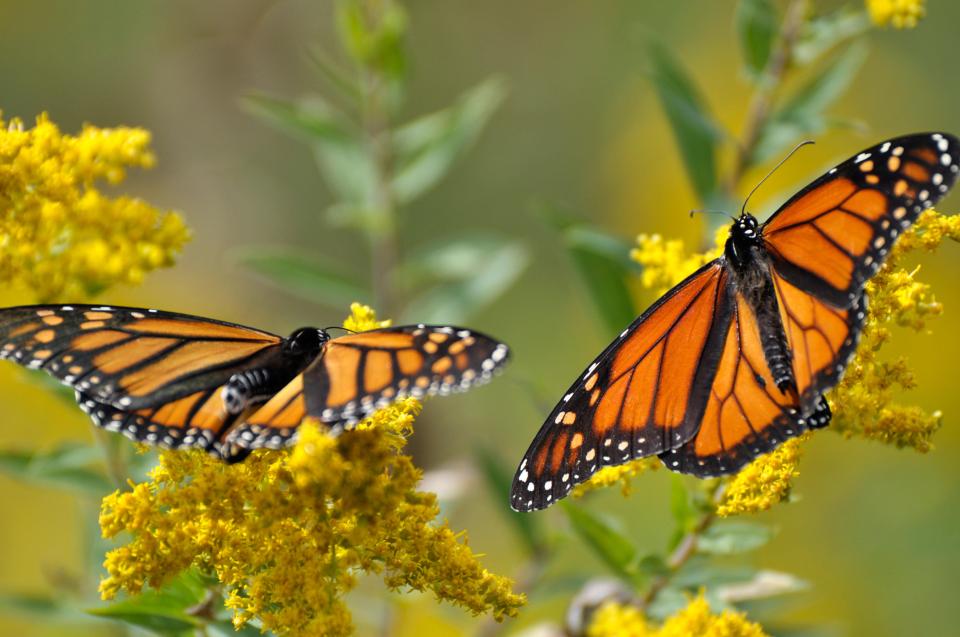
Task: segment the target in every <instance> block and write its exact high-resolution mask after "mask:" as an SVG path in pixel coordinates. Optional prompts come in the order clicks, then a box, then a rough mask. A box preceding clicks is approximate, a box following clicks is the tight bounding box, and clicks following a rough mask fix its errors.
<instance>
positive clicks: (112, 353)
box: [0, 305, 509, 462]
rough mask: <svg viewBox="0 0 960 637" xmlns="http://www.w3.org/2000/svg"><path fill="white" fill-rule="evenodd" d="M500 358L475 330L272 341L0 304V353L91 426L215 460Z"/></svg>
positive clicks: (253, 333)
mask: <svg viewBox="0 0 960 637" xmlns="http://www.w3.org/2000/svg"><path fill="white" fill-rule="evenodd" d="M508 354H509V352H508V349H507V346H506V345H505V344H503V343H500V342H498V341H496V340H494V339H492V338H490V337H489V336H485V335H483V334H480V333H479V332H474V331H472V330H467V329H463V328H459V327H449V326H433V325H406V326H401V327H392V328H385V329H379V330H373V331H370V332H363V333H358V334H347V335H344V336H340V337H337V338H331V336H330V335H329V334H328V333H327V331H326V330H322V329H317V328H312V327H306V328H302V329H299V330H297V331H295V332H294V333H293V334H291V335H290V336H289V337H288V338H282V337H279V336H275V335H274V334H270V333H268V332H263V331H260V330H256V329H252V328H249V327H244V326H242V325H235V324H232V323H224V322H221V321H215V320H212V319H205V318H200V317H196V316H188V315H185V314H174V313H170V312H158V311H157V310H145V309H139V308H125V307H99V306H98V307H94V306H90V305H73V306H71V305H34V306H25V307H14V308H6V309H0V357H3V358H9V359H12V360H14V361H15V362H17V363H20V364H22V365H26V366H27V367H30V368H33V369H43V370H44V371H46V372H48V373H49V374H51V375H52V376H54V377H55V378H57V379H59V380H60V381H62V382H63V383H65V384H67V385H70V386H71V387H73V388H74V390H75V391H76V397H77V402H78V403H79V405H80V407H81V409H83V410H84V411H85V412H87V413H88V414H89V415H90V417H91V418H92V419H93V422H94V423H95V424H96V425H98V426H100V427H103V428H104V429H107V430H110V431H117V432H121V433H123V434H125V435H126V436H127V437H129V438H131V439H133V440H137V441H140V442H147V443H151V444H156V445H160V446H163V447H168V448H178V447H199V448H202V449H206V450H208V451H210V452H211V453H215V454H218V455H220V456H221V457H222V458H223V459H224V460H226V461H228V462H237V461H239V460H242V459H243V458H245V457H246V456H247V455H248V454H249V453H250V451H251V450H253V449H256V448H260V447H268V448H272V449H276V448H280V447H283V446H286V445H288V444H289V443H290V442H291V441H292V440H293V438H294V437H295V435H296V431H297V427H298V425H299V424H300V421H301V420H303V418H304V417H305V416H307V415H309V416H313V417H315V418H318V419H320V420H321V421H323V422H325V423H328V424H329V425H330V427H331V428H332V429H333V430H337V431H338V430H340V429H342V428H345V427H349V426H350V425H352V424H355V423H356V422H357V421H358V420H360V419H362V418H364V417H365V416H367V415H369V414H371V413H372V412H373V411H375V410H376V409H379V408H381V407H385V406H386V405H388V404H389V403H391V402H393V401H396V400H399V399H401V398H404V397H406V396H413V397H416V398H419V397H421V396H424V395H428V394H448V393H451V392H457V391H463V390H466V389H468V388H470V387H471V386H473V385H477V384H480V383H483V382H486V381H488V380H489V379H490V378H491V376H492V375H493V374H494V373H495V372H497V371H498V370H499V369H500V367H501V366H502V365H503V364H504V363H505V362H506V361H507V358H508Z"/></svg>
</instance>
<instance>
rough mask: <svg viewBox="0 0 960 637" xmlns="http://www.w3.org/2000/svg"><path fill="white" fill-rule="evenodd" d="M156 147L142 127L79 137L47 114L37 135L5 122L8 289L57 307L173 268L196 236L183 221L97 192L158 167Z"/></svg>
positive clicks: (4, 267)
mask: <svg viewBox="0 0 960 637" xmlns="http://www.w3.org/2000/svg"><path fill="white" fill-rule="evenodd" d="M149 146H150V133H148V132H147V131H145V130H143V129H139V128H123V127H120V128H96V127H94V126H89V125H87V126H84V128H83V130H82V131H81V133H80V134H79V135H76V136H72V135H65V134H63V133H61V132H60V130H59V129H58V128H57V126H56V124H54V123H53V122H51V121H50V119H49V118H48V117H47V115H46V114H44V115H40V116H39V117H38V118H37V120H36V125H35V126H34V127H33V128H32V129H25V128H24V125H23V122H21V121H20V120H19V119H13V120H11V121H10V122H9V123H6V122H4V121H3V120H2V119H0V283H2V284H3V285H5V286H7V287H10V286H19V287H22V288H24V289H27V290H29V291H30V292H31V294H32V295H34V296H35V297H37V298H38V299H39V300H41V301H49V300H52V299H56V298H68V297H78V296H85V295H89V294H92V293H96V292H98V291H100V290H102V289H103V288H104V287H106V286H107V285H110V284H114V283H129V284H133V283H139V282H140V281H141V280H142V279H143V276H144V275H145V274H146V273H147V272H150V271H151V270H154V269H157V268H160V267H164V266H169V265H172V263H173V259H174V256H175V255H176V254H177V253H178V252H179V251H180V249H181V248H182V247H183V245H184V244H185V243H186V242H187V240H188V239H189V237H190V235H189V231H188V230H187V227H186V226H185V225H184V223H183V220H182V219H181V218H180V216H179V215H177V214H176V213H174V212H171V211H166V212H165V211H160V210H158V209H156V208H154V207H152V206H151V205H149V204H148V203H146V202H144V201H142V200H140V199H135V198H131V197H125V196H120V197H115V198H114V197H108V196H106V195H104V194H103V193H101V192H100V191H99V190H97V188H96V182H97V181H105V182H107V183H108V184H111V185H114V184H118V183H120V182H122V181H123V180H124V178H125V177H126V170H127V168H128V167H131V166H133V167H140V168H149V167H151V166H153V164H154V162H155V158H154V156H153V154H152V153H151V152H150V148H149Z"/></svg>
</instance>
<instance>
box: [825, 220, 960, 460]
mask: <svg viewBox="0 0 960 637" xmlns="http://www.w3.org/2000/svg"><path fill="white" fill-rule="evenodd" d="M944 239H952V240H954V241H960V216H952V217H946V216H944V215H941V214H938V213H937V212H935V211H933V210H927V211H926V212H924V213H923V214H922V215H921V216H920V218H919V219H918V220H917V223H916V224H915V225H914V226H913V228H912V229H911V230H910V231H909V232H907V233H905V234H904V235H903V237H901V239H900V241H899V242H898V243H897V244H896V245H895V246H894V248H893V250H892V251H891V253H890V258H889V260H888V262H887V264H886V266H884V267H883V268H882V269H881V270H880V271H879V272H878V273H877V275H876V276H875V277H873V279H871V280H870V281H869V282H868V283H867V297H868V300H869V303H868V312H867V320H866V323H865V324H864V327H863V332H862V334H861V337H860V346H859V347H858V349H857V354H856V356H855V357H854V359H853V361H852V362H851V363H850V365H849V367H848V368H847V371H846V373H845V374H844V376H843V379H842V380H841V382H840V384H839V385H838V386H837V387H836V388H834V390H833V391H832V392H830V393H829V394H828V398H829V400H830V405H831V407H832V408H833V412H834V417H833V424H832V425H831V428H833V429H834V430H835V431H840V432H842V433H843V434H844V435H847V436H851V435H858V436H863V437H865V438H869V439H872V440H879V441H881V442H886V443H889V444H893V445H896V446H897V447H912V448H914V449H916V450H918V451H928V450H930V449H931V448H932V443H931V437H932V436H933V434H934V432H935V431H936V430H937V429H938V428H939V427H940V412H939V411H934V412H932V413H931V412H927V411H925V410H924V409H922V408H920V407H918V406H915V405H902V404H898V403H897V402H895V397H896V395H897V394H898V393H899V391H900V390H903V389H911V388H913V387H914V386H915V381H914V377H913V372H912V371H911V369H910V368H909V366H908V365H907V362H906V360H905V359H903V358H900V359H897V360H895V361H892V362H890V361H884V360H881V358H880V357H879V352H880V350H881V348H882V347H883V345H884V344H885V343H887V342H888V341H889V340H890V336H891V327H892V326H894V325H898V326H901V327H907V328H910V329H912V330H915V331H918V332H922V331H924V330H926V328H927V321H928V320H929V319H930V318H932V317H934V316H937V315H939V314H940V313H941V312H942V311H943V307H942V306H941V305H940V303H938V302H937V301H936V299H935V298H934V295H933V292H932V291H931V290H930V285H929V284H927V283H922V282H920V281H917V279H916V274H917V270H912V271H908V270H904V269H901V268H899V267H898V265H899V263H900V262H901V261H902V259H903V256H904V255H905V254H906V253H908V252H910V251H913V250H917V249H923V250H926V251H928V252H933V251H934V250H936V249H937V247H939V245H940V244H941V242H942V241H943V240H944Z"/></svg>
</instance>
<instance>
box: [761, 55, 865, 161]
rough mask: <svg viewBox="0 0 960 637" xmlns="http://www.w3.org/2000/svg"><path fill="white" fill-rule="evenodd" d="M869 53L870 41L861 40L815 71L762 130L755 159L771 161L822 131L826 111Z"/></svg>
mask: <svg viewBox="0 0 960 637" xmlns="http://www.w3.org/2000/svg"><path fill="white" fill-rule="evenodd" d="M866 57H867V48H866V45H864V44H862V43H859V42H858V43H855V44H852V45H850V46H849V47H847V48H846V49H843V50H842V51H840V52H838V53H837V54H836V55H834V56H832V57H831V58H830V60H829V61H828V63H827V64H826V65H825V68H824V69H823V70H822V72H820V73H817V74H815V75H813V77H812V78H811V79H810V80H809V81H808V82H807V83H806V84H804V85H803V86H802V87H801V88H800V89H798V90H797V91H796V92H795V93H794V94H793V95H792V96H791V97H790V98H789V99H787V100H786V102H785V103H784V104H783V106H781V107H780V108H779V109H778V110H777V111H776V112H775V113H774V115H773V116H772V117H771V119H770V121H769V122H768V123H767V125H766V126H765V127H764V129H763V131H762V132H761V136H760V140H759V141H758V143H757V147H756V149H755V150H754V153H753V157H752V158H751V163H752V164H758V163H763V162H765V161H768V160H769V159H771V158H772V157H776V156H778V155H780V154H782V153H783V151H784V149H785V148H787V147H788V146H791V145H793V144H794V143H796V142H797V141H799V140H800V138H802V137H807V136H810V135H814V134H817V133H820V132H822V131H823V130H824V128H825V127H826V119H825V113H824V112H825V111H826V110H827V109H828V108H829V107H830V106H831V105H833V103H834V102H835V101H836V100H837V99H838V98H839V97H840V96H841V95H842V94H843V92H844V91H845V90H846V89H847V88H849V86H850V83H851V82H852V81H853V78H854V76H855V75H856V74H857V71H859V70H860V67H861V66H862V65H863V62H864V61H865V60H866Z"/></svg>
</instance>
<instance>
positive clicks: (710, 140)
mask: <svg viewBox="0 0 960 637" xmlns="http://www.w3.org/2000/svg"><path fill="white" fill-rule="evenodd" d="M648 54H649V59H650V64H651V69H650V75H651V79H652V81H653V85H654V87H655V88H656V91H657V95H658V97H659V98H660V105H661V106H662V107H663V110H664V113H665V114H666V116H667V119H668V120H669V122H670V126H671V128H672V129H673V134H674V137H675V138H676V141H677V145H678V146H679V147H680V155H681V156H682V158H683V163H684V165H685V166H686V169H687V176H688V177H689V178H690V182H691V184H692V185H693V190H694V192H695V193H696V194H697V197H698V198H699V200H700V202H701V203H707V202H709V201H710V200H711V199H712V198H713V196H714V191H715V190H716V189H717V165H716V152H717V142H718V140H720V139H721V138H722V136H723V135H722V133H721V132H720V131H721V129H720V127H719V126H718V125H717V124H716V123H715V122H714V121H713V118H712V117H711V116H710V114H709V113H708V112H707V107H706V103H705V101H704V99H703V97H702V96H701V93H700V91H699V89H698V88H697V87H696V85H695V84H694V82H693V80H692V79H691V78H690V76H689V75H688V74H687V72H686V71H685V70H684V69H683V67H681V66H680V64H679V62H677V61H676V60H675V59H674V58H673V54H672V53H670V51H669V50H668V49H667V48H666V47H665V46H663V45H662V44H660V43H658V42H656V41H653V42H651V43H650V46H649V47H648Z"/></svg>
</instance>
